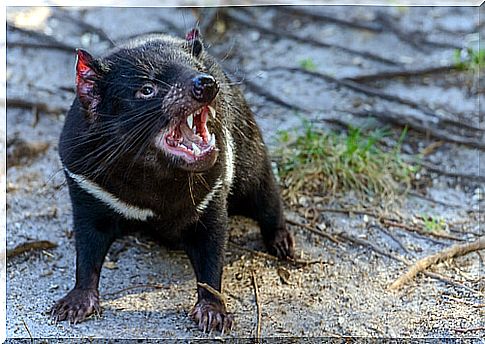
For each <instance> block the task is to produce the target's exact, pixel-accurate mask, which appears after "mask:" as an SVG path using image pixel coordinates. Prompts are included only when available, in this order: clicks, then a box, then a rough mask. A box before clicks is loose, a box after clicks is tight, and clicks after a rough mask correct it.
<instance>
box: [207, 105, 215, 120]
mask: <svg viewBox="0 0 485 344" xmlns="http://www.w3.org/2000/svg"><path fill="white" fill-rule="evenodd" d="M208 108H209V111H210V113H211V115H212V118H216V109H214V108H213V107H212V106H210V105H209V106H208Z"/></svg>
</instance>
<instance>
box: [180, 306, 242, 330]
mask: <svg viewBox="0 0 485 344" xmlns="http://www.w3.org/2000/svg"><path fill="white" fill-rule="evenodd" d="M190 317H191V318H192V319H193V320H194V321H195V322H196V323H197V325H198V326H199V329H200V330H202V331H204V332H206V331H212V330H215V329H216V330H218V331H220V332H222V333H223V334H224V332H228V331H230V330H231V329H232V324H233V317H232V315H230V314H228V313H227V312H226V307H225V306H224V305H223V304H222V303H220V302H218V301H209V300H201V301H199V302H197V304H196V305H195V306H194V308H192V311H191V312H190Z"/></svg>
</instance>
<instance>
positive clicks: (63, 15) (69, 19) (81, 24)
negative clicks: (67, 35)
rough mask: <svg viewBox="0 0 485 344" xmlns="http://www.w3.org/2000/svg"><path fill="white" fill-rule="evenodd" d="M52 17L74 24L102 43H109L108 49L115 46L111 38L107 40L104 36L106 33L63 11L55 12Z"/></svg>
mask: <svg viewBox="0 0 485 344" xmlns="http://www.w3.org/2000/svg"><path fill="white" fill-rule="evenodd" d="M54 17H56V18H58V19H61V20H63V21H67V22H72V23H76V24H77V26H79V27H80V28H82V29H83V30H85V31H86V32H89V33H94V34H95V35H97V36H98V37H99V38H101V39H102V40H103V41H105V42H107V43H109V45H110V47H114V46H115V43H114V42H113V40H112V39H111V38H109V36H108V35H107V34H106V32H104V30H103V29H101V28H99V27H96V26H94V25H91V24H89V23H88V22H86V21H85V20H83V19H79V18H76V17H74V16H72V15H70V14H69V13H68V12H66V11H64V10H57V11H55V12H54Z"/></svg>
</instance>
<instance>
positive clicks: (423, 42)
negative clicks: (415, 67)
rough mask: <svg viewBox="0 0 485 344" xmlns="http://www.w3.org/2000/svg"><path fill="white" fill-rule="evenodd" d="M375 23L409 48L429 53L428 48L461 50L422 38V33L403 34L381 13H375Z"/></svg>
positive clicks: (449, 44)
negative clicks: (378, 23) (383, 27)
mask: <svg viewBox="0 0 485 344" xmlns="http://www.w3.org/2000/svg"><path fill="white" fill-rule="evenodd" d="M376 21H377V22H380V23H381V24H382V25H383V26H385V27H387V28H388V29H389V31H391V32H393V33H394V34H395V35H396V36H397V37H398V38H399V39H400V40H401V41H403V42H406V43H408V44H409V45H410V46H412V47H414V48H416V49H418V50H421V51H424V52H430V51H431V49H430V48H429V47H435V48H445V49H461V48H462V46H460V45H455V44H451V43H446V42H435V41H429V40H427V39H426V38H424V37H423V33H422V32H404V31H402V30H401V29H400V28H399V27H398V25H396V24H395V21H394V19H391V18H389V16H388V15H386V14H384V13H382V12H377V18H376ZM426 46H428V47H426Z"/></svg>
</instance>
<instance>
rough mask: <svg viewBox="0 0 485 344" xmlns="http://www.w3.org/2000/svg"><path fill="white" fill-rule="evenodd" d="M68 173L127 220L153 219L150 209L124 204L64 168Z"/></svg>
mask: <svg viewBox="0 0 485 344" xmlns="http://www.w3.org/2000/svg"><path fill="white" fill-rule="evenodd" d="M64 170H65V171H66V173H67V174H68V175H69V177H71V178H72V179H74V180H75V181H76V183H77V184H78V185H79V186H80V187H81V188H82V189H83V190H84V191H86V192H88V193H89V194H91V195H92V196H94V197H95V198H97V199H99V200H100V201H102V202H104V203H105V204H106V205H108V206H109V207H110V208H111V209H113V210H114V211H116V212H117V213H119V214H121V215H123V216H124V217H125V218H127V219H130V220H141V221H145V220H147V219H148V218H149V217H153V216H154V215H155V214H154V213H153V211H151V210H150V209H142V208H138V207H135V206H133V205H130V204H128V203H126V202H123V201H122V200H120V199H119V198H118V197H116V196H114V195H113V194H111V193H109V192H108V191H106V190H104V189H103V188H101V187H100V186H99V185H97V184H96V183H93V182H92V181H90V180H88V179H87V178H86V177H84V176H81V175H79V174H75V173H72V172H71V171H69V170H68V169H67V168H64Z"/></svg>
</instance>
